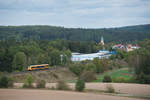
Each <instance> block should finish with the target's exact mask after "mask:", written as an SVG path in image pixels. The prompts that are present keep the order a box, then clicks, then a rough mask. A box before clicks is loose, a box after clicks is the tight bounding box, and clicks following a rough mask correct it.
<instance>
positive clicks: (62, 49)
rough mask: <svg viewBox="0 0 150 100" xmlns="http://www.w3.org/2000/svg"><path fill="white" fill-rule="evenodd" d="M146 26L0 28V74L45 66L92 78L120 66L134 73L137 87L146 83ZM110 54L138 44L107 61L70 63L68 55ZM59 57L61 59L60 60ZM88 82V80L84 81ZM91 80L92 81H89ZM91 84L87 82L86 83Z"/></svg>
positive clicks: (149, 68) (149, 67)
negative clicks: (102, 43) (114, 48)
mask: <svg viewBox="0 0 150 100" xmlns="http://www.w3.org/2000/svg"><path fill="white" fill-rule="evenodd" d="M149 32H150V25H140V26H132V27H122V28H109V29H79V28H78V29H73V28H63V27H52V26H0V72H22V71H26V69H27V66H29V65H36V64H49V65H50V66H51V67H53V66H59V67H67V68H69V69H70V70H71V71H72V72H73V73H74V74H76V75H77V76H81V77H82V75H81V73H84V74H85V75H83V76H88V75H94V74H93V73H96V74H99V73H103V72H105V71H108V70H111V69H114V68H116V67H117V68H120V67H122V66H124V65H120V64H119V63H120V62H122V61H123V62H126V63H127V66H126V67H129V68H130V69H132V70H133V71H134V73H135V77H136V80H137V81H138V82H139V83H150V80H149V79H150V78H149V77H150V63H149V60H150V40H149V39H146V38H150V34H149ZM101 36H103V37H104V39H105V43H106V44H105V49H107V50H112V49H111V47H112V46H113V45H114V44H117V43H120V42H122V43H123V44H126V43H138V44H139V46H140V47H141V48H140V49H138V50H135V51H132V52H124V51H121V50H117V55H115V56H114V55H112V56H111V57H110V58H109V59H97V58H95V59H94V60H93V61H83V62H80V63H74V62H72V61H71V59H70V58H71V56H72V52H80V53H94V52H98V51H99V50H101V49H102V48H103V47H102V46H100V45H99V43H98V42H99V41H100V38H101ZM60 55H62V57H63V59H62V60H61V57H60ZM83 78H85V77H83ZM87 79H88V78H87ZM92 79H93V78H92ZM90 81H91V80H90Z"/></svg>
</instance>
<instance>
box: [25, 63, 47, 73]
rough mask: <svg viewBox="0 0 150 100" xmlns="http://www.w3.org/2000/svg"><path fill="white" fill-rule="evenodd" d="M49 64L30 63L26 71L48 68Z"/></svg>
mask: <svg viewBox="0 0 150 100" xmlns="http://www.w3.org/2000/svg"><path fill="white" fill-rule="evenodd" d="M48 69H49V64H41V65H31V66H28V69H27V70H28V71H34V70H48Z"/></svg>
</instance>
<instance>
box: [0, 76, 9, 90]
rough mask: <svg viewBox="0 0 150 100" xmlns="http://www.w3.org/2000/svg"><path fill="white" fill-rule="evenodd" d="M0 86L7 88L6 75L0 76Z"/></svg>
mask: <svg viewBox="0 0 150 100" xmlns="http://www.w3.org/2000/svg"><path fill="white" fill-rule="evenodd" d="M0 88H8V77H6V76H2V77H1V78H0Z"/></svg>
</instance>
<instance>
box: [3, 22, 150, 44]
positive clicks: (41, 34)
mask: <svg viewBox="0 0 150 100" xmlns="http://www.w3.org/2000/svg"><path fill="white" fill-rule="evenodd" d="M101 36H103V37H104V39H105V42H112V41H114V42H123V43H125V42H130V41H136V40H143V39H145V38H150V24H147V25H136V26H127V27H120V28H101V29H83V28H64V27H55V26H47V25H34V26H0V40H7V39H10V38H15V39H16V40H18V41H19V40H23V39H34V40H56V39H65V40H73V41H95V42H99V41H100V39H101Z"/></svg>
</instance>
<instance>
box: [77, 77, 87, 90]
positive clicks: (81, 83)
mask: <svg viewBox="0 0 150 100" xmlns="http://www.w3.org/2000/svg"><path fill="white" fill-rule="evenodd" d="M75 88H76V91H80V92H81V91H83V90H84V88H85V82H84V80H81V79H79V80H78V81H77V82H76V87H75Z"/></svg>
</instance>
